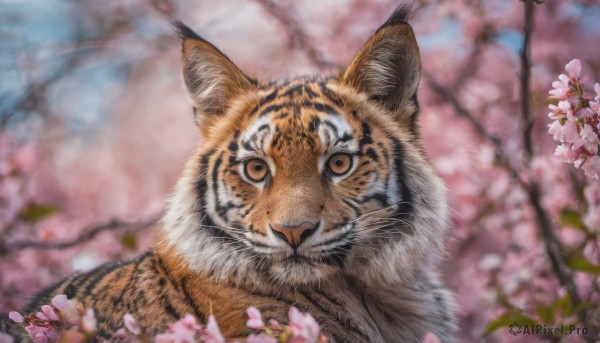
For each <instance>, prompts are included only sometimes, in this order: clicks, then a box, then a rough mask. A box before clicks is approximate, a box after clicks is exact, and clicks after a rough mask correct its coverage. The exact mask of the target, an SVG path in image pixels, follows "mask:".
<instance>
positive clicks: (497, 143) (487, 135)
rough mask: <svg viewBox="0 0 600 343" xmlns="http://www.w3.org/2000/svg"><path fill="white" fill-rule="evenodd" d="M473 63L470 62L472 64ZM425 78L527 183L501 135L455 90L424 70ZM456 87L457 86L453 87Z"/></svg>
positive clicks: (513, 173) (510, 168) (509, 167)
mask: <svg viewBox="0 0 600 343" xmlns="http://www.w3.org/2000/svg"><path fill="white" fill-rule="evenodd" d="M470 65H471V64H469V66H470ZM423 76H424V78H425V79H426V80H427V82H428V84H429V86H430V87H431V90H432V91H433V92H434V93H436V94H437V95H438V96H439V97H441V98H442V99H443V100H444V101H446V102H448V103H450V105H452V108H453V109H454V112H455V113H456V114H457V115H458V116H459V117H462V118H464V119H466V120H467V121H468V122H469V124H471V126H472V127H473V129H474V130H475V132H476V133H477V135H479V136H480V137H481V138H482V139H483V140H485V141H487V142H489V143H491V144H492V146H493V147H494V152H495V155H496V159H497V160H498V162H500V164H501V165H502V166H503V167H504V168H505V169H506V170H508V171H509V172H510V174H511V175H512V176H513V177H514V178H515V179H516V180H517V181H519V183H520V184H521V185H524V184H525V181H524V180H522V179H521V178H520V175H519V172H518V170H517V169H516V168H515V167H513V165H512V163H511V161H510V159H509V157H508V155H507V154H506V152H505V151H504V147H503V146H502V140H501V139H500V137H498V136H496V135H495V134H493V133H491V132H489V131H488V130H487V129H486V128H485V127H484V126H483V124H482V123H481V122H480V121H479V119H477V118H476V117H475V115H474V114H473V113H472V112H471V111H469V110H468V109H467V108H466V107H464V106H463V105H462V104H461V101H460V100H459V99H458V97H457V96H456V94H454V91H453V90H451V89H450V88H448V87H445V86H444V85H442V84H441V83H440V82H439V81H437V80H436V79H435V78H434V77H433V76H432V75H431V74H429V73H427V72H424V73H423ZM453 89H455V88H453Z"/></svg>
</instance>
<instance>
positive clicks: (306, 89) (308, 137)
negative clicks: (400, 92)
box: [242, 78, 355, 154]
mask: <svg viewBox="0 0 600 343" xmlns="http://www.w3.org/2000/svg"><path fill="white" fill-rule="evenodd" d="M327 82H328V80H326V79H308V80H307V79H305V78H301V79H294V80H290V81H283V82H279V83H275V84H271V85H269V87H268V88H266V91H265V94H266V95H265V96H264V97H262V98H261V99H260V100H259V101H258V103H257V104H256V105H255V107H254V108H253V109H252V110H251V111H250V113H249V117H250V125H249V126H248V127H247V128H246V130H244V133H243V135H242V144H243V146H244V147H245V148H247V150H252V151H261V152H262V153H264V154H267V153H271V154H272V153H276V154H283V153H290V152H292V151H304V152H309V151H310V152H313V153H326V152H327V151H329V150H331V149H334V148H335V149H339V150H352V149H354V148H355V147H354V145H355V144H353V140H354V136H353V134H352V132H353V130H352V126H351V123H350V122H349V121H348V120H347V116H346V115H345V113H344V106H343V101H342V100H341V99H340V98H339V97H338V96H337V95H336V94H335V93H334V92H333V91H332V90H331V89H329V88H328V86H327Z"/></svg>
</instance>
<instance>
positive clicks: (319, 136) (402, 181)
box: [11, 6, 455, 342]
mask: <svg viewBox="0 0 600 343" xmlns="http://www.w3.org/2000/svg"><path fill="white" fill-rule="evenodd" d="M409 12H410V11H409V8H408V7H407V6H400V7H399V8H398V9H397V10H396V11H395V12H394V14H393V15H392V16H391V17H390V19H389V20H388V21H387V22H386V23H385V24H384V25H382V26H381V27H380V28H379V29H378V30H377V32H376V33H375V34H374V35H373V37H371V38H370V39H369V41H368V42H367V43H366V44H365V46H364V47H363V48H362V49H361V50H360V52H359V53H358V55H357V56H356V58H355V59H354V61H353V62H352V64H351V65H350V66H349V67H348V68H347V69H346V71H345V72H343V73H341V74H340V75H338V76H332V77H328V78H323V77H312V78H311V77H300V78H296V79H291V80H286V81H281V82H273V83H261V82H258V81H256V80H253V79H251V78H249V77H247V76H246V75H245V74H244V73H242V72H241V71H240V70H239V69H238V68H237V67H236V66H235V65H234V64H233V62H231V61H230V60H229V59H228V58H227V57H226V56H224V55H223V54H222V53H221V52H220V51H219V50H218V49H217V48H216V47H214V46H213V45H212V44H210V43H208V42H207V41H205V40H204V39H202V38H201V37H199V36H198V35H197V34H195V33H194V32H193V31H192V30H190V29H189V28H187V27H186V26H184V25H183V24H180V23H177V24H176V27H177V30H178V33H179V35H180V37H181V39H182V42H183V77H184V81H185V84H186V87H187V90H188V92H189V95H190V97H191V99H192V101H193V103H194V107H195V116H196V122H197V123H198V125H199V128H200V129H201V131H202V133H203V136H204V138H205V139H204V143H203V145H202V146H201V147H200V148H199V149H198V151H197V152H196V153H195V154H194V156H193V157H192V158H191V159H190V160H189V161H188V163H187V164H186V167H185V169H184V172H183V176H182V177H181V179H180V180H179V182H178V183H177V185H176V187H175V191H174V195H173V196H172V198H171V200H170V203H169V206H168V210H167V212H166V214H165V216H164V218H163V224H164V225H163V229H162V231H161V232H160V234H159V240H158V242H157V244H156V245H155V247H154V248H153V249H152V250H151V251H149V252H148V253H146V254H144V255H142V256H141V257H139V258H138V259H136V260H132V261H127V262H115V263H112V264H107V265H104V266H101V267H99V268H97V269H95V270H93V271H90V272H88V273H83V274H79V275H74V276H71V277H69V278H67V279H65V280H64V281H62V282H60V283H58V284H57V285H55V286H53V287H51V288H49V289H47V290H45V291H44V292H42V293H41V294H39V295H38V297H37V298H36V299H35V300H34V301H33V302H32V303H31V304H30V305H29V306H28V307H27V308H26V309H24V311H23V312H26V313H27V312H31V311H35V310H37V308H39V306H40V305H42V304H45V303H48V302H49V300H50V299H51V298H52V296H53V295H55V294H60V293H63V294H66V295H67V297H69V298H77V299H78V300H79V301H81V302H83V303H84V304H85V305H86V306H88V307H92V308H93V309H94V311H95V314H96V317H97V320H98V328H99V332H98V334H99V336H110V335H111V334H112V333H113V332H114V331H115V330H116V329H118V328H120V327H122V326H123V325H122V318H123V315H124V314H125V313H131V314H132V315H133V316H134V317H135V318H136V320H137V322H138V324H139V325H140V326H141V327H142V328H143V329H144V332H145V334H146V335H147V337H150V336H151V335H152V334H154V333H156V332H160V331H163V330H164V329H165V325H166V324H167V323H170V322H173V321H175V320H177V319H179V318H180V317H182V316H183V315H184V314H185V313H191V314H193V315H195V316H196V317H197V318H198V319H199V320H200V321H201V322H205V320H206V318H207V317H208V315H209V314H214V315H215V318H216V319H217V321H218V323H219V326H220V328H221V330H222V332H223V333H224V334H225V335H226V336H227V337H245V336H246V335H247V334H248V333H249V332H248V329H247V328H246V320H247V317H246V315H245V309H246V308H247V307H249V306H255V307H257V308H259V309H260V310H261V311H262V313H263V315H264V316H265V317H266V318H274V319H277V320H279V321H280V322H286V318H287V313H288V310H289V308H290V306H292V305H293V306H296V307H298V308H299V309H300V310H302V311H306V312H310V313H311V314H312V315H313V316H314V317H315V318H316V320H317V321H318V322H319V324H320V325H321V327H322V330H323V331H324V333H325V334H326V335H327V336H329V337H330V339H331V341H333V342H420V341H421V339H422V338H423V336H424V335H425V333H426V332H434V333H436V334H437V335H438V336H439V337H440V338H441V339H442V341H444V342H452V341H453V338H452V333H453V330H454V329H455V321H454V318H453V298H452V295H451V293H450V292H449V291H448V290H447V289H446V288H445V287H444V286H443V285H442V283H441V282H440V280H439V278H438V276H437V273H436V272H435V267H434V264H435V261H436V260H438V258H439V256H440V255H442V253H443V244H444V235H445V232H446V227H447V223H446V220H447V208H446V202H445V190H444V186H443V184H442V182H441V181H440V179H439V178H438V177H437V176H436V174H435V173H434V171H433V169H432V167H431V165H430V163H429V162H428V160H427V158H426V156H425V154H424V152H423V149H422V147H421V143H420V139H419V134H418V128H417V126H416V124H415V120H416V115H417V112H418V104H417V100H416V91H417V87H418V83H419V78H420V57H419V50H418V47H417V43H416V40H415V37H414V33H413V31H412V28H411V27H410V25H409V24H407V23H406V19H407V16H408V15H409ZM337 152H344V153H348V154H349V155H351V158H352V161H353V163H352V167H351V169H350V171H349V172H348V173H346V174H344V175H343V176H336V175H334V174H331V173H329V172H328V170H327V167H326V165H325V164H326V163H328V162H327V159H328V158H329V156H331V155H332V154H334V153H337ZM248 158H260V159H261V160H264V162H265V163H266V165H267V166H268V169H269V174H268V177H267V179H265V180H264V181H262V182H260V183H253V182H252V181H251V180H249V179H248V176H247V175H246V174H245V171H244V163H243V161H244V160H247V159H248ZM305 222H310V223H317V224H316V225H315V226H314V228H313V229H312V230H310V231H307V232H309V233H310V235H308V236H307V237H305V238H304V241H303V242H302V243H301V244H300V245H299V246H297V247H296V248H292V246H291V245H290V244H288V243H287V242H286V241H285V239H282V238H281V237H279V236H278V235H276V233H275V232H274V230H273V225H279V224H281V225H284V226H285V225H288V226H294V225H298V224H299V223H305ZM11 330H12V333H13V334H14V335H16V336H18V337H20V339H21V340H23V341H25V340H26V338H25V337H26V336H25V335H24V332H23V330H22V328H19V327H17V326H14V325H13V326H12V328H11Z"/></svg>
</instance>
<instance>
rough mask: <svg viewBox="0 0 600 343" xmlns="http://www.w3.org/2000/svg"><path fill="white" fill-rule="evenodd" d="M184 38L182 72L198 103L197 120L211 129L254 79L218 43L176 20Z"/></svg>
mask: <svg viewBox="0 0 600 343" xmlns="http://www.w3.org/2000/svg"><path fill="white" fill-rule="evenodd" d="M173 26H174V28H175V30H176V33H177V35H178V36H179V37H180V38H181V40H182V52H183V58H182V64H183V65H182V67H183V68H182V74H183V81H184V83H185V86H186V88H187V91H188V94H189V96H190V98H191V100H192V102H193V104H194V116H195V120H196V124H197V125H198V127H200V129H202V130H203V131H205V130H207V129H208V128H209V127H210V126H211V125H212V124H213V123H214V122H215V121H216V120H218V119H219V117H220V116H222V115H223V114H224V113H225V111H226V110H227V108H228V106H229V105H230V102H231V100H232V99H234V98H235V96H236V95H239V94H242V93H243V92H245V91H247V90H248V89H250V88H252V87H253V81H252V80H251V79H250V78H248V77H247V76H246V75H244V73H243V72H242V71H241V70H240V69H239V68H238V67H237V66H236V65H235V64H233V62H231V60H230V59H229V58H228V57H227V56H225V54H223V53H222V52H221V51H219V49H217V48H216V47H215V46H214V45H212V44H211V43H209V42H208V41H206V40H205V39H203V38H202V37H200V36H199V35H198V34H196V33H195V32H194V31H193V30H192V29H190V28H189V27H187V26H186V25H184V24H183V23H181V22H178V21H176V22H174V23H173Z"/></svg>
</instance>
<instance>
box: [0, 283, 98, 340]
mask: <svg viewBox="0 0 600 343" xmlns="http://www.w3.org/2000/svg"><path fill="white" fill-rule="evenodd" d="M9 317H10V319H12V320H13V321H15V322H17V323H22V324H23V325H26V326H25V330H26V331H27V333H28V334H29V337H31V338H32V339H33V341H34V342H36V343H53V342H59V341H61V340H62V341H66V342H73V343H81V342H87V341H89V339H90V338H91V337H93V335H94V333H95V332H96V318H95V317H94V311H93V310H92V309H89V308H88V309H85V308H84V307H83V305H82V304H81V303H80V302H78V301H76V300H73V299H72V300H68V299H67V297H66V296H65V295H63V294H59V295H57V296H55V297H54V298H53V299H52V302H51V303H50V304H49V305H43V306H42V307H41V309H40V311H39V312H37V313H32V314H28V315H25V316H23V315H22V314H20V313H19V312H14V311H13V312H10V313H9Z"/></svg>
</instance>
